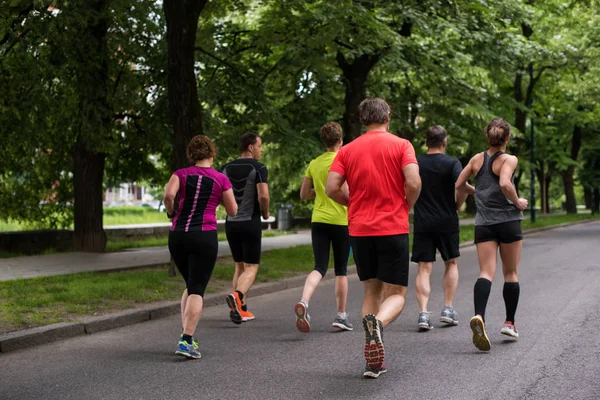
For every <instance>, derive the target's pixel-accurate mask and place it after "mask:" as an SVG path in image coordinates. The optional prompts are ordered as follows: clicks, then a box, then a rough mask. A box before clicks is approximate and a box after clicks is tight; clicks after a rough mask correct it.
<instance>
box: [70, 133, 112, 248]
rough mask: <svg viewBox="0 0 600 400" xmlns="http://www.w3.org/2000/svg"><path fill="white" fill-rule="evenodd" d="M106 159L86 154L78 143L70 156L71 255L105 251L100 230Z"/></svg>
mask: <svg viewBox="0 0 600 400" xmlns="http://www.w3.org/2000/svg"><path fill="white" fill-rule="evenodd" d="M105 158H106V155H105V154H103V153H96V152H94V151H90V150H89V149H88V147H87V145H86V143H85V142H84V140H83V139H81V138H80V139H78V140H77V144H76V145H75V151H74V154H73V192H74V198H75V201H74V203H75V205H74V211H75V243H74V249H75V251H87V252H95V253H100V252H103V251H104V248H105V247H106V234H105V233H104V229H103V227H102V214H103V213H102V192H103V190H102V181H103V178H104V160H105Z"/></svg>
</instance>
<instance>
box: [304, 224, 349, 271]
mask: <svg viewBox="0 0 600 400" xmlns="http://www.w3.org/2000/svg"><path fill="white" fill-rule="evenodd" d="M311 236H312V248H313V254H314V256H315V271H319V273H320V274H321V275H322V276H325V273H326V272H327V267H328V266H329V249H330V248H332V249H333V265H334V267H335V276H346V275H347V274H348V256H349V254H350V238H349V236H348V226H347V225H333V224H325V223H321V222H313V223H312V225H311Z"/></svg>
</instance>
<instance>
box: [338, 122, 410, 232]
mask: <svg viewBox="0 0 600 400" xmlns="http://www.w3.org/2000/svg"><path fill="white" fill-rule="evenodd" d="M411 163H415V164H416V163H417V158H416V157H415V149H414V148H413V146H412V144H411V143H410V142H409V141H408V140H405V139H402V138H399V137H397V136H394V135H392V134H391V133H389V132H385V131H371V132H367V133H365V134H363V135H361V136H359V137H358V138H356V139H355V140H354V141H352V142H351V143H349V144H347V145H346V146H344V147H342V148H341V149H340V151H339V152H338V153H337V156H336V158H335V160H334V161H333V164H332V165H331V168H330V169H329V171H333V172H337V173H339V174H341V175H343V176H344V177H345V178H346V181H347V182H348V188H349V189H350V200H349V203H348V229H349V231H350V235H352V236H388V235H399V234H404V233H408V230H409V223H408V203H407V202H406V199H405V198H404V194H405V192H404V173H403V172H402V168H404V167H405V166H407V165H408V164H411Z"/></svg>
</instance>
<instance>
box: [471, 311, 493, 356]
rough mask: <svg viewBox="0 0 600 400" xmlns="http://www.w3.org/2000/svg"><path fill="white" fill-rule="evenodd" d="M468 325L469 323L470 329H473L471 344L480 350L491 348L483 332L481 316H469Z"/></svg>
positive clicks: (483, 326) (483, 325)
mask: <svg viewBox="0 0 600 400" xmlns="http://www.w3.org/2000/svg"><path fill="white" fill-rule="evenodd" d="M469 325H471V330H472V331H473V344H474V345H475V347H477V348H478V349H479V350H481V351H489V350H490V349H491V348H492V344H491V343H490V339H488V337H487V334H486V333H485V324H484V323H483V321H482V320H481V318H475V317H473V318H471V321H470V323H469Z"/></svg>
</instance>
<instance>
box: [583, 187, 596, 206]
mask: <svg viewBox="0 0 600 400" xmlns="http://www.w3.org/2000/svg"><path fill="white" fill-rule="evenodd" d="M593 191H594V189H592V188H591V187H587V186H586V187H584V188H583V198H584V201H585V208H587V209H588V210H591V209H592V195H593Z"/></svg>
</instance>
